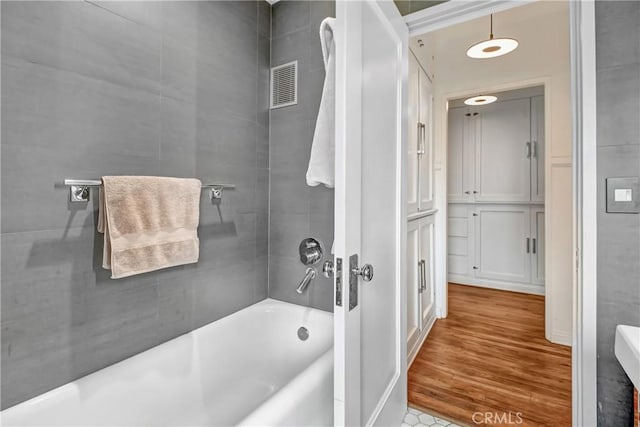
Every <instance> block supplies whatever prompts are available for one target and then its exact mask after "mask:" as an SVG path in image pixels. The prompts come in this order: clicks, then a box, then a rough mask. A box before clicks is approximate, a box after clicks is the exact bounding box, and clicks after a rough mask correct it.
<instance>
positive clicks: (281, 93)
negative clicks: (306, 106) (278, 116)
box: [271, 61, 298, 108]
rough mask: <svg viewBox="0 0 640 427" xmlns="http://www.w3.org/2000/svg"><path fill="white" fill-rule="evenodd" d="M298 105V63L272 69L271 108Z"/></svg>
mask: <svg viewBox="0 0 640 427" xmlns="http://www.w3.org/2000/svg"><path fill="white" fill-rule="evenodd" d="M297 103H298V61H293V62H289V63H288V64H283V65H279V66H277V67H273V68H272V69H271V108H280V107H287V106H289V105H295V104H297Z"/></svg>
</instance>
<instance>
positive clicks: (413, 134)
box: [407, 54, 420, 214]
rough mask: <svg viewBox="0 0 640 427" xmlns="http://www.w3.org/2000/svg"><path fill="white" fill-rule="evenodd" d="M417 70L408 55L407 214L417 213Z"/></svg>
mask: <svg viewBox="0 0 640 427" xmlns="http://www.w3.org/2000/svg"><path fill="white" fill-rule="evenodd" d="M419 70H420V66H419V65H418V60H417V59H416V58H415V56H413V54H411V55H409V81H408V87H407V91H408V97H407V98H408V102H409V108H408V116H409V120H408V126H409V129H408V132H407V134H408V136H409V141H408V144H407V149H408V156H407V175H408V176H407V213H409V214H411V213H415V212H417V211H418V197H419V196H418V179H419V178H418V151H419V148H420V147H419V145H420V132H419V120H420V116H419V102H418V97H419V83H418V82H419Z"/></svg>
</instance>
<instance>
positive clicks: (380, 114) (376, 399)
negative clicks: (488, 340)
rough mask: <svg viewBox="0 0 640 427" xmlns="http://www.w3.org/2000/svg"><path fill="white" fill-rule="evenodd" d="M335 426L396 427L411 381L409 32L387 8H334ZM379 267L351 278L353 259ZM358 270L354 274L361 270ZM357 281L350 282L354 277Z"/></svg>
mask: <svg viewBox="0 0 640 427" xmlns="http://www.w3.org/2000/svg"><path fill="white" fill-rule="evenodd" d="M336 18H337V19H336V24H337V25H336V37H335V43H336V141H335V142H336V147H335V152H336V187H335V256H336V258H338V259H341V260H342V262H343V264H342V273H341V278H340V281H339V282H338V278H336V282H335V285H336V288H338V287H340V291H341V292H340V294H341V300H340V301H336V304H335V306H334V328H335V329H334V355H335V356H334V357H335V363H334V366H335V370H334V372H335V373H334V421H335V425H340V426H341V425H353V426H361V425H400V424H401V422H402V418H403V415H404V412H405V411H406V407H407V400H406V399H407V383H406V341H405V338H406V331H405V328H406V323H405V319H404V316H403V315H404V310H405V309H406V307H405V304H406V296H405V294H404V292H403V289H404V286H402V284H403V283H404V281H405V280H406V271H405V270H406V266H405V262H406V261H405V256H406V255H405V246H404V245H405V233H406V204H405V200H404V199H403V197H402V192H403V191H405V189H404V188H403V186H404V182H405V179H406V176H407V174H406V153H407V135H406V126H407V123H406V119H407V116H406V109H407V108H406V105H407V99H406V83H407V73H408V71H407V68H408V60H407V54H408V30H407V27H406V25H405V23H404V20H403V19H402V17H401V16H400V13H399V12H398V9H397V8H396V6H395V4H394V3H393V2H391V1H378V0H376V1H362V2H355V1H338V2H337V3H336ZM354 256H357V258H358V261H357V266H358V267H363V266H364V264H365V263H368V264H371V265H372V266H373V268H374V275H373V278H372V280H370V281H368V282H365V281H364V280H363V277H362V276H359V275H354V274H350V273H351V271H353V270H352V268H350V267H349V264H350V259H351V260H355V259H354V258H355V257H354ZM355 271H357V269H355ZM350 276H351V277H350Z"/></svg>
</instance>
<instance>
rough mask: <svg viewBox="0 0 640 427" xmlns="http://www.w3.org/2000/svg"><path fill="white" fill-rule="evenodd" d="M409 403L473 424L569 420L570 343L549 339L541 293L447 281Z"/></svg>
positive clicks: (414, 369) (414, 372) (413, 372)
mask: <svg viewBox="0 0 640 427" xmlns="http://www.w3.org/2000/svg"><path fill="white" fill-rule="evenodd" d="M570 309H571V307H567V310H570ZM409 404H410V405H412V406H415V407H417V408H422V409H424V410H426V411H428V412H432V413H436V414H440V415H442V416H444V417H447V418H450V419H453V420H456V421H458V422H461V423H466V424H468V425H474V426H475V425H486V426H498V425H512V426H513V425H519V426H558V427H562V426H570V425H571V348H570V347H565V346H562V345H557V344H552V343H550V342H549V341H547V340H546V339H545V337H544V297H542V296H537V295H528V294H520V293H515V292H506V291H499V290H493V289H486V288H479V287H472V286H463V285H456V284H450V285H449V316H448V317H447V318H446V319H439V320H437V321H436V323H435V325H434V326H433V329H432V330H431V332H430V334H429V336H428V338H427V340H426V341H425V344H424V345H423V346H422V348H421V349H420V351H419V353H418V355H417V357H416V359H415V361H414V363H413V365H412V366H411V368H410V369H409ZM474 413H480V415H478V414H476V415H475V416H474ZM495 414H497V415H495ZM518 414H519V415H518ZM509 416H510V418H509ZM520 418H521V419H522V421H521V422H518V421H519V420H520Z"/></svg>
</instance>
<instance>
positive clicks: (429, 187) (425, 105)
mask: <svg viewBox="0 0 640 427" xmlns="http://www.w3.org/2000/svg"><path fill="white" fill-rule="evenodd" d="M408 91H409V95H408V99H409V108H408V113H409V114H408V115H409V121H408V123H409V130H408V135H409V143H408V158H407V170H408V181H407V211H408V213H409V214H410V215H411V214H415V213H417V212H423V211H428V210H431V209H433V119H432V117H433V113H432V111H433V87H432V85H431V80H429V77H428V75H427V73H426V72H425V71H424V69H423V68H422V67H421V66H420V64H419V63H418V60H417V59H416V58H415V56H414V55H413V54H410V55H409V82H408Z"/></svg>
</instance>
